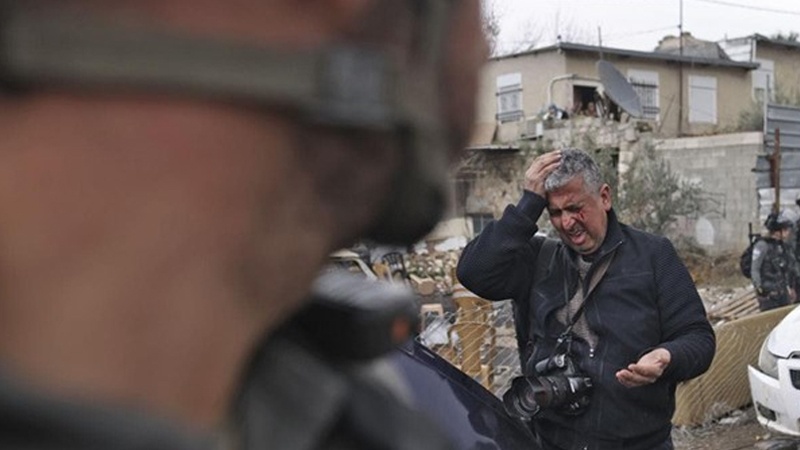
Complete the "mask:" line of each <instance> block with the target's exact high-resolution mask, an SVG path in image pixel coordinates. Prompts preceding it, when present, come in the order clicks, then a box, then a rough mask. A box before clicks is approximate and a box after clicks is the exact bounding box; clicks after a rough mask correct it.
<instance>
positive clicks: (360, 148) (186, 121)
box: [0, 0, 485, 449]
mask: <svg viewBox="0 0 800 450" xmlns="http://www.w3.org/2000/svg"><path fill="white" fill-rule="evenodd" d="M0 5H2V6H0V7H2V8H3V10H2V11H0V17H2V21H0V43H1V44H0V45H2V49H3V51H2V52H0V54H1V55H2V56H0V80H1V81H2V85H3V91H2V94H0V102H1V105H0V158H1V160H0V276H2V282H0V290H2V292H0V373H2V381H1V382H0V415H1V416H2V419H1V420H0V423H2V424H3V425H2V426H0V447H3V448H95V447H96V448H115V449H121V448H170V449H176V448H198V447H202V446H206V445H207V446H209V447H212V448H213V447H230V448H242V447H248V446H250V447H259V448H281V449H288V448H329V447H330V448H391V447H388V446H387V447H384V445H389V444H384V443H382V442H379V441H380V440H381V439H384V440H385V439H386V438H395V442H396V444H394V445H396V446H397V447H399V448H407V447H413V446H418V448H422V447H419V446H420V445H422V444H421V443H419V442H417V443H415V442H409V441H408V439H405V441H404V439H398V436H405V435H409V434H410V435H411V436H412V437H413V436H416V435H419V436H428V435H430V436H432V437H431V438H430V439H428V440H425V442H424V443H429V444H430V445H435V444H437V443H438V441H437V440H436V439H435V437H433V436H435V433H434V432H433V431H432V430H428V428H426V426H425V425H424V424H422V423H419V420H418V419H417V416H415V415H413V414H409V413H408V412H407V411H406V410H404V409H403V408H402V407H401V406H400V405H395V404H394V403H391V402H389V401H388V400H386V399H388V398H389V397H388V396H381V394H382V392H380V389H379V388H375V389H373V391H374V392H375V395H373V396H365V397H364V398H360V399H356V400H353V398H354V397H353V395H351V394H352V393H353V391H356V390H357V389H353V387H352V386H350V385H348V383H350V381H349V380H350V378H348V376H344V375H341V373H340V372H342V371H340V370H339V368H338V367H334V366H333V365H330V364H328V363H327V362H326V360H324V358H317V357H316V356H314V355H312V354H308V353H304V352H303V351H301V350H298V347H297V346H296V345H294V344H293V343H292V342H293V341H291V340H288V341H287V340H283V341H281V342H282V343H280V344H279V345H276V346H275V347H274V348H271V347H270V346H271V345H272V343H271V341H272V340H273V339H271V338H267V339H266V340H265V339H264V338H265V336H267V337H270V336H272V335H273V332H274V331H275V330H277V329H279V328H281V327H282V325H283V324H284V323H286V322H287V321H288V320H289V318H290V317H291V316H292V315H293V314H295V313H296V311H298V309H300V308H301V306H302V305H303V304H304V299H305V298H307V297H308V294H309V290H310V286H311V283H312V280H313V279H314V278H315V276H316V274H317V273H318V271H319V269H320V268H321V266H322V265H323V264H324V262H325V259H326V256H327V255H328V253H329V252H331V251H332V250H334V249H336V248H340V247H342V246H344V245H347V244H349V243H351V242H352V241H353V240H354V239H355V238H359V237H366V238H372V239H374V240H375V241H377V242H384V243H387V244H407V243H410V242H413V241H415V240H416V239H418V238H419V237H421V236H422V235H423V234H424V233H426V232H427V231H428V230H429V228H430V227H431V226H432V225H433V224H434V223H435V222H436V221H437V220H438V218H439V212H440V209H441V207H442V206H443V203H444V200H443V199H444V194H443V189H442V186H443V184H444V182H445V171H444V169H445V168H446V166H447V163H448V162H449V160H451V159H452V158H453V156H454V155H455V154H456V152H457V151H458V150H459V149H461V148H462V146H463V144H464V143H465V138H466V136H467V134H468V132H469V130H470V126H471V124H472V119H473V117H472V112H473V93H474V91H475V89H476V75H477V73H476V72H477V69H478V67H479V65H480V64H481V62H482V61H483V60H484V56H485V54H484V52H485V49H484V43H483V42H482V35H481V31H480V14H479V5H478V0H462V1H444V0H430V1H425V0H422V1H411V0H409V1H400V0H312V1H302V2H298V1H296V0H229V1H225V2H222V1H218V0H214V1H210V0H193V1H188V0H157V1H145V0H136V1H133V0H130V1H123V0H103V1H91V0H85V1H80V0H74V1H67V0H59V1H36V2H33V1H28V2H22V1H16V2H15V1H11V2H3V3H0ZM265 341H266V343H264V342H265ZM287 342H288V343H287ZM265 348H266V349H267V350H264V349H265ZM270 348H271V349H270ZM254 359H256V360H258V362H257V363H254V362H253V360H254ZM254 364H255V366H257V367H259V368H260V369H259V370H265V371H266V372H269V368H271V367H281V368H282V369H284V370H282V371H276V370H273V372H275V373H264V374H263V375H264V377H266V378H265V379H261V380H260V381H259V382H260V383H262V385H261V386H257V387H255V388H252V389H251V387H248V388H242V383H241V380H242V379H244V378H245V376H246V371H247V370H248V368H252V367H253V365H254ZM265 367H266V369H265ZM303 374H305V375H310V374H314V375H319V378H315V377H308V378H306V379H304V380H303V382H305V383H307V385H306V386H305V388H306V389H305V390H306V391H308V392H307V393H308V394H309V395H305V396H304V395H297V394H298V392H300V393H302V391H303V389H302V388H299V387H298V386H296V385H293V384H292V383H293V382H294V381H293V380H297V378H298V377H299V376H301V375H303ZM284 375H285V376H284ZM270 376H271V377H272V378H269V377H270ZM321 379H322V380H327V381H326V382H325V383H326V384H325V386H326V387H327V388H326V389H314V388H315V387H318V386H315V384H322V383H321V382H320V381H319V380H321ZM251 391H259V392H261V393H262V394H264V393H266V394H265V395H262V397H261V403H259V404H257V405H255V406H254V405H250V406H249V408H251V409H260V410H261V413H262V414H261V415H260V416H258V417H261V418H265V419H268V420H271V421H272V423H270V424H265V425H269V426H271V427H272V428H270V430H271V431H269V432H264V433H262V434H263V435H262V436H260V437H259V438H260V439H261V440H260V441H258V439H255V438H253V439H251V438H250V437H247V436H244V433H243V432H242V431H241V429H240V426H239V423H240V422H239V418H232V414H231V410H233V409H235V408H234V403H235V399H236V398H237V395H240V393H242V392H251ZM312 394H313V395H312ZM296 395H297V396H296ZM295 396H296V397H295ZM245 409H247V408H245ZM242 414H244V415H247V414H248V413H247V412H245V413H242ZM365 418H370V419H371V420H372V421H371V422H369V423H365ZM251 424H252V423H251ZM406 425H408V426H407V427H406V429H405V430H403V429H402V427H404V426H406ZM398 428H399V431H398ZM414 430H417V431H416V432H415V431H414ZM392 433H394V435H392ZM412 441H413V439H412ZM424 443H423V444H424Z"/></svg>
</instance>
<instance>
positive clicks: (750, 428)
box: [672, 255, 800, 450]
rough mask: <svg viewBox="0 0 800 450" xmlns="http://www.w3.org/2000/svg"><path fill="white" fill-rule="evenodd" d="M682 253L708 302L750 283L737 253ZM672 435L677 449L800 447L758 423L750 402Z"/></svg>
mask: <svg viewBox="0 0 800 450" xmlns="http://www.w3.org/2000/svg"><path fill="white" fill-rule="evenodd" d="M682 257H684V260H685V261H686V262H687V266H688V267H689V271H690V272H691V273H692V275H693V277H694V278H695V281H696V282H697V286H698V290H700V292H701V296H702V297H703V300H704V303H706V306H709V305H710V304H713V303H714V302H715V301H717V300H719V298H718V297H722V296H724V295H731V292H735V291H738V290H740V289H742V288H746V287H749V286H750V280H748V279H746V278H744V277H743V276H742V275H741V274H740V273H739V268H738V264H739V262H738V261H739V256H738V255H727V256H722V257H718V258H714V259H710V258H707V257H704V256H702V255H682ZM672 438H673V442H674V443H675V449H676V450H800V439H790V438H787V437H784V436H780V435H776V434H773V433H770V432H769V430H767V429H766V428H765V427H763V426H762V425H761V424H760V423H758V420H756V417H755V412H754V411H753V408H752V406H751V405H748V406H746V407H744V408H743V409H741V410H739V411H735V412H733V413H732V414H730V415H729V416H727V417H723V418H719V419H716V420H713V421H711V422H709V423H706V424H703V425H701V426H698V427H691V428H689V427H679V428H675V430H674V431H673V433H672Z"/></svg>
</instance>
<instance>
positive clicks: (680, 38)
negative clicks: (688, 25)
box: [678, 0, 683, 137]
mask: <svg viewBox="0 0 800 450" xmlns="http://www.w3.org/2000/svg"><path fill="white" fill-rule="evenodd" d="M678 1H679V22H678V48H679V55H680V58H679V60H678V136H679V137H680V136H683V0H678Z"/></svg>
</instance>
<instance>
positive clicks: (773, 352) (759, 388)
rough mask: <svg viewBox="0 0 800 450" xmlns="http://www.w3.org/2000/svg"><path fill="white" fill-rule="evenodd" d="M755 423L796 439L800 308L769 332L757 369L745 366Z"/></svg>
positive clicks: (799, 412) (799, 432)
mask: <svg viewBox="0 0 800 450" xmlns="http://www.w3.org/2000/svg"><path fill="white" fill-rule="evenodd" d="M747 374H748V378H749V380H750V393H751V395H752V397H753V405H754V406H755V410H756V414H757V416H758V421H759V422H760V423H761V424H762V425H764V426H765V427H767V428H768V429H770V430H771V431H774V432H776V433H781V434H785V435H790V436H800V307H797V308H795V309H794V310H793V311H791V312H790V313H789V314H788V315H787V316H786V317H785V318H784V319H783V320H782V321H781V322H780V323H778V325H777V326H776V327H775V328H774V329H773V330H772V331H771V332H770V333H769V335H768V336H767V338H766V339H765V340H764V345H762V346H761V353H760V354H759V357H758V367H753V366H748V367H747Z"/></svg>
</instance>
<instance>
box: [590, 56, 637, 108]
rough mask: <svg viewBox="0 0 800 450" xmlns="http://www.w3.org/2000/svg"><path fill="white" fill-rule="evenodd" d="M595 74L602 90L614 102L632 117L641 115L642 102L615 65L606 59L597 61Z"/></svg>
mask: <svg viewBox="0 0 800 450" xmlns="http://www.w3.org/2000/svg"><path fill="white" fill-rule="evenodd" d="M597 75H598V76H600V82H601V83H602V84H603V90H604V91H605V93H606V95H608V96H609V97H610V98H611V100H614V103H616V104H617V106H619V107H620V108H622V109H623V111H625V112H626V113H628V114H630V115H631V116H632V117H642V102H641V100H639V95H638V94H636V91H634V90H633V86H631V84H630V83H629V82H628V80H627V79H625V76H624V75H622V74H621V73H620V72H619V70H617V68H616V67H614V66H613V65H612V64H611V63H610V62H608V61H603V60H601V61H597Z"/></svg>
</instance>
